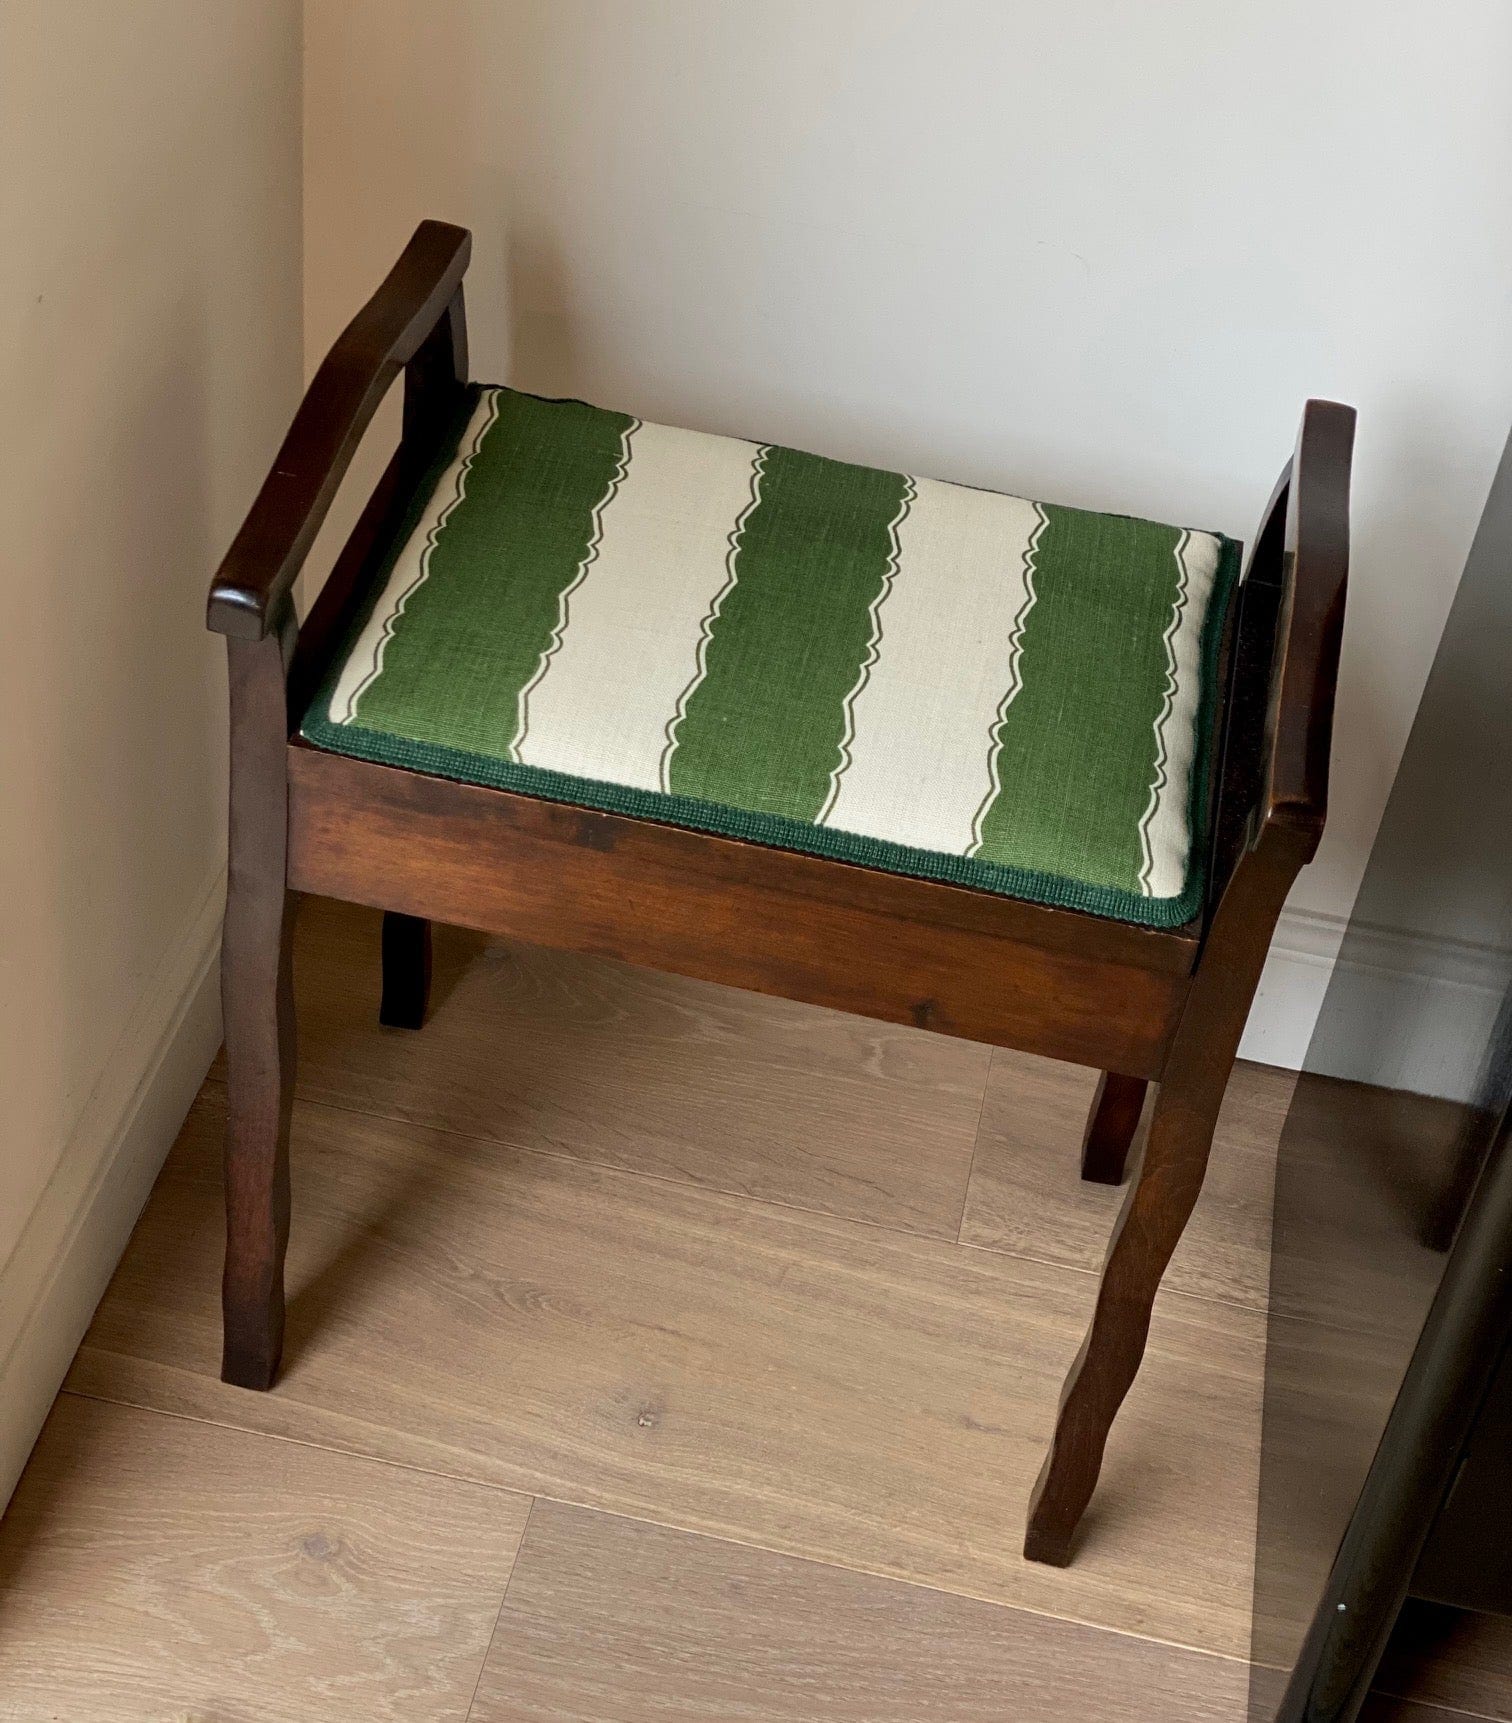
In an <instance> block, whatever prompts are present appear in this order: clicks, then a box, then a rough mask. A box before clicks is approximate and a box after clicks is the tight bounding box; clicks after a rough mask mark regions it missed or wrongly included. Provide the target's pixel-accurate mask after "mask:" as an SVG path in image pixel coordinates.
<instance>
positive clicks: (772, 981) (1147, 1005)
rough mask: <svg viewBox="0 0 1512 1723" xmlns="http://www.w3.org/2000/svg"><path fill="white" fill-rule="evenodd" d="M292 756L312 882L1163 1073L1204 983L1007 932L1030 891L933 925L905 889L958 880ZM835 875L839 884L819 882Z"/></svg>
mask: <svg viewBox="0 0 1512 1723" xmlns="http://www.w3.org/2000/svg"><path fill="white" fill-rule="evenodd" d="M288 754H289V780H290V804H289V843H290V851H289V868H290V873H289V878H290V882H291V884H292V885H293V886H294V888H295V889H296V890H298V891H308V892H317V893H319V894H320V895H321V896H324V897H339V898H344V899H346V900H347V901H348V902H351V903H365V904H369V905H371V906H372V907H374V908H376V909H384V910H398V911H401V912H402V913H404V914H407V915H416V916H421V917H423V918H424V919H426V920H428V921H440V922H447V923H450V924H452V925H453V926H458V927H471V928H476V929H477V930H478V931H479V932H482V933H491V934H496V935H500V936H505V937H509V938H514V939H527V940H530V941H532V942H534V943H536V944H540V945H552V946H557V947H559V948H563V949H566V950H569V951H585V952H590V953H592V954H594V955H596V956H608V957H618V958H623V959H625V960H626V961H627V962H630V963H639V964H643V965H645V966H646V967H648V968H652V969H665V970H670V971H672V972H673V973H675V974H679V975H692V976H697V977H698V978H700V979H702V980H709V981H721V982H726V983H729V984H731V985H733V986H736V987H747V988H750V989H751V990H752V991H754V992H757V993H774V994H777V995H779V996H781V997H783V998H788V999H800V1000H803V1001H805V1002H807V1003H810V1004H815V1005H828V1006H832V1007H835V1008H836V1009H839V1010H842V1011H852V1012H855V1013H857V1014H858V1015H861V1016H867V1017H878V1018H881V1019H883V1020H884V1021H887V1022H893V1023H911V1024H914V1025H915V1026H916V1027H918V1028H921V1029H937V1030H940V1031H943V1032H944V1033H946V1034H951V1035H963V1036H965V1037H967V1038H968V1039H970V1040H974V1041H988V1042H996V1043H1001V1044H1003V1045H1007V1046H1016V1047H1019V1048H1022V1049H1023V1050H1024V1051H1026V1052H1034V1053H1044V1054H1047V1055H1049V1056H1050V1057H1052V1058H1059V1059H1070V1060H1073V1061H1075V1062H1077V1063H1079V1064H1084V1065H1087V1064H1097V1063H1117V1064H1118V1065H1119V1066H1121V1068H1122V1069H1124V1070H1127V1071H1135V1072H1140V1073H1143V1074H1146V1075H1149V1076H1154V1075H1156V1074H1157V1073H1158V1072H1159V1069H1160V1064H1161V1056H1162V1053H1163V1050H1164V1047H1165V1044H1166V1042H1167V1040H1168V1039H1169V1036H1170V1032H1171V1030H1172V1029H1173V1028H1174V1026H1175V1022H1176V1018H1177V1016H1178V1014H1179V1013H1180V1010H1181V1008H1182V1003H1183V1001H1184V1000H1185V997H1186V994H1187V990H1188V987H1189V981H1188V978H1187V977H1186V976H1184V975H1175V974H1171V973H1169V972H1168V971H1166V970H1163V969H1146V968H1143V967H1140V966H1136V965H1135V964H1133V963H1129V962H1115V961H1113V960H1111V959H1107V958H1105V959H1102V960H1098V959H1097V958H1095V957H1093V956H1090V955H1084V954H1082V953H1079V952H1073V951H1070V950H1046V949H1044V948H1043V947H1041V946H1038V945H1034V944H1031V943H1029V942H1027V941H1024V940H1021V939H1016V938H1015V937H1013V935H1012V934H1011V933H1008V932H995V931H993V930H992V921H993V917H992V915H991V913H990V912H991V911H992V910H994V909H996V908H997V907H998V906H999V905H1000V904H1001V905H1002V907H1003V908H1005V909H1007V908H1021V907H1023V906H1021V905H1012V906H1010V905H1009V904H1008V903H1007V900H993V899H991V898H985V897H984V896H983V894H980V893H976V892H959V893H957V894H955V895H957V896H958V897H960V898H961V899H964V900H966V901H965V902H964V903H962V904H961V905H960V906H959V907H960V908H961V909H962V911H963V913H964V914H965V916H966V919H967V921H968V925H967V926H966V927H960V926H955V925H952V924H951V921H950V920H948V919H946V915H945V914H944V913H940V914H938V915H937V918H935V919H932V920H930V921H928V922H920V921H919V920H916V919H914V918H913V917H911V916H909V915H908V914H907V913H906V911H905V910H904V909H903V908H901V907H896V908H892V909H891V910H890V909H889V902H890V901H891V902H893V903H895V904H897V905H906V904H907V903H908V902H909V901H910V900H911V899H913V898H914V896H915V888H917V890H918V891H919V892H921V893H923V894H926V895H929V894H945V893H947V892H949V891H950V889H951V888H948V887H942V886H937V885H933V884H931V883H929V882H927V881H922V880H910V879H904V878H902V877H900V876H896V875H890V874H880V873H872V872H870V871H868V870H866V869H863V868H853V867H847V866H845V865H844V864H842V863H837V862H831V861H826V860H822V859H820V858H818V857H815V856H805V855H795V854H792V853H790V852H788V851H784V850H773V849H763V848H761V847H760V846H757V845H754V844H744V843H740V842H738V841H736V840H735V839H732V838H721V837H714V836H711V835H707V834H705V833H702V832H690V831H685V830H682V829H680V828H678V827H675V826H659V825H655V824H653V823H651V822H650V821H646V820H633V819H628V818H625V817H623V816H620V815H615V814H601V813H596V812H593V811H591V810H588V809H582V808H569V807H565V806H561V805H559V804H556V803H552V802H542V801H537V800H535V799H534V798H532V797H530V796H516V795H510V794H508V793H506V792H504V791H501V790H490V789H484V788H481V787H480V786H478V785H474V784H456V783H451V782H449V781H448V780H446V779H442V778H430V777H425V776H423V775H421V774H419V773H416V772H407V771H402V770H400V769H398V768H396V767H392V766H378V765H373V764H371V763H369V762H368V761H365V760H353V759H348V758H345V757H343V756H341V755H336V754H326V753H322V752H321V751H320V750H319V749H316V748H310V747H305V746H302V745H296V746H293V747H291V748H290V749H289V751H288ZM837 874H838V875H842V876H845V877H844V878H843V879H842V880H841V881H840V889H839V890H831V891H828V892H822V891H821V890H820V889H818V883H817V882H818V878H819V877H823V878H824V879H826V880H827V881H830V882H833V880H834V876H835V875H837ZM848 880H854V881H855V882H856V886H857V890H856V898H857V899H858V901H855V902H847V901H846V894H845V892H844V889H843V888H844V884H845V883H847V881H848ZM809 886H813V887H814V888H815V889H812V890H809V889H805V888H806V887H809ZM940 907H941V908H942V909H943V906H940ZM982 910H986V911H987V912H989V913H988V914H987V916H986V918H985V924H983V922H981V921H978V919H977V913H978V912H980V911H982ZM1016 919H1017V918H1014V917H1010V918H1009V925H1010V926H1011V925H1012V923H1013V921H1015V920H1016ZM1076 919H1077V920H1078V921H1086V920H1090V918H1089V917H1078V918H1076ZM1109 925H1110V926H1111V925H1113V924H1109ZM1135 949H1138V948H1137V947H1136V948H1135ZM1150 949H1159V947H1158V945H1157V944H1156V943H1155V942H1151V945H1150Z"/></svg>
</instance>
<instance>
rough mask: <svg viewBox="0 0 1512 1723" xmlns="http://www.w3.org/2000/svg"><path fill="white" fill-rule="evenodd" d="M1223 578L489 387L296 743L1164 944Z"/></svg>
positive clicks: (1209, 683) (1156, 548)
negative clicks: (1160, 932) (774, 849)
mask: <svg viewBox="0 0 1512 1723" xmlns="http://www.w3.org/2000/svg"><path fill="white" fill-rule="evenodd" d="M1236 552H1237V547H1236V546H1234V545H1232V544H1231V543H1230V542H1229V541H1227V540H1225V539H1223V538H1221V537H1219V536H1217V535H1216V534H1212V533H1203V532H1189V531H1182V530H1180V529H1178V528H1175V527H1166V526H1157V525H1155V524H1153V523H1151V522H1149V521H1142V520H1133V519H1130V518H1128V517H1126V516H1122V515H1102V514H1090V513H1086V512H1084V511H1082V510H1078V509H1069V508H1060V507H1057V506H1055V505H1053V504H1050V503H1035V502H1026V501H1023V500H1021V499H1020V498H1018V497H1010V496H1002V495H999V494H997V493H996V492H992V491H982V490H972V489H968V488H966V487H964V486H960V485H951V484H944V483H941V482H940V481H938V480H935V479H919V478H909V477H906V476H904V475H903V474H900V473H889V472H880V471H876V470H874V469H872V468H869V467H859V466H852V465H849V464H847V463H846V462H843V461H834V460H827V459H825V458H823V457H821V456H818V455H809V454H801V453H799V452H798V451H796V450H793V449H784V448H776V447H772V446H770V445H767V444H757V443H748V442H741V441H739V440H738V439H735V438H731V437H715V436H707V435H704V434H702V433H699V432H694V431H682V430H674V429H672V428H671V427H669V426H666V425H654V424H649V423H645V422H643V421H641V420H639V419H635V418H631V417H629V416H627V415H625V414H623V413H612V412H606V411H604V410H602V409H600V408H596V407H590V406H587V405H585V404H583V403H581V402H577V401H549V400H542V399H540V398H538V397H535V396H531V395H525V394H521V393H519V392H517V391H515V390H511V389H495V388H486V389H481V390H478V391H475V392H474V394H473V395H472V396H471V397H470V400H469V403H468V414H467V417H466V419H465V422H463V423H461V424H460V425H459V427H458V432H457V436H456V439H455V442H454V443H453V444H452V445H451V446H449V448H448V450H447V453H446V456H445V458H444V463H442V464H439V466H438V470H437V471H436V472H435V473H434V474H433V475H432V476H431V477H430V478H429V479H428V480H427V482H426V484H425V485H424V486H422V488H421V494H420V496H419V498H418V500H417V503H416V505H415V507H414V509H413V510H412V516H411V521H410V523H409V524H408V526H407V528H406V529H405V530H404V531H402V532H401V533H400V534H399V535H398V539H397V542H396V548H395V553H394V555H393V556H392V558H391V560H390V562H389V564H388V566H387V567H386V569H385V570H384V571H383V573H382V576H381V578H380V579H379V580H378V581H377V582H376V583H375V587H376V590H375V592H374V594H373V601H372V604H371V606H370V609H369V610H368V612H367V614H366V615H365V616H364V617H363V618H362V619H361V620H360V623H359V625H358V627H357V628H356V629H355V630H354V633H353V635H352V637H351V639H350V640H349V642H348V643H347V645H346V648H345V650H344V652H343V654H342V655H341V657H340V659H339V662H338V665H337V668H336V670H335V672H334V673H333V675H332V676H331V677H330V679H329V680H328V682H327V684H326V686H325V687H324V689H323V690H322V691H321V693H320V695H319V696H318V697H317V699H316V701H315V703H314V705H313V707H312V709H311V711H310V713H309V714H308V715H307V716H306V718H305V720H304V723H303V727H302V728H303V734H304V735H305V736H306V737H307V738H308V739H309V740H310V741H312V742H314V743H316V744H317V745H319V746H321V747H324V748H328V749H332V750H335V751H337V752H340V753H345V754H352V755H356V756H359V757H361V758H363V759H370V760H378V761H382V762H386V763H389V764H394V765H400V766H406V767H410V768H413V769H417V770H420V771H425V772H431V773H436V774H439V775H441V776H445V777H451V778H457V779H461V780H464V781H467V782H473V783H482V784H490V785H494V786H497V787H500V788H504V789H509V790H517V791H522V792H524V793H526V794H529V795H536V796H543V797H547V798H549V799H552V800H557V801H567V802H574V803H578V804H580V805H583V806H588V807H596V808H606V809H610V810H612V811H616V812H622V813H629V814H633V815H638V816H642V817H646V818H651V819H657V820H663V821H668V822H671V823H674V824H678V825H687V826H694V827H697V828H699V829H702V830H706V831H714V832H722V833H725V834H727V835H730V836H734V837H740V838H745V839H749V840H754V841H756V842H759V843H767V844H775V845H779V846H781V847H784V848H789V849H797V850H806V851H809V852H813V853H817V854H821V855H826V856H832V857H836V858H839V859H842V860H847V861H853V862H858V863H861V864H863V865H869V866H873V867H879V868H886V869H889V870H891V871H894V872H900V873H910V874H917V875H921V876H924V877H928V878H933V879H945V880H951V881H955V882H957V883H960V884H965V885H970V886H976V887H979V888H981V889H984V890H988V891H995V892H1001V893H1007V894H1010V895H1013V896H1016V897H1023V898H1031V899H1035V900H1037V901H1040V902H1045V903H1053V904H1059V905H1063V906H1066V907H1070V908H1075V909H1082V910H1086V911H1089V912H1092V913H1094V914H1101V915H1108V916H1114V917H1117V918H1119V919H1123V920H1128V921H1136V922H1142V923H1145V924H1147V925H1152V926H1171V925H1174V924H1176V923H1179V922H1182V921H1185V920H1186V919H1188V918H1189V916H1190V915H1191V914H1192V912H1193V910H1194V909H1195V907H1196V906H1197V904H1198V902H1199V898H1200V890H1201V883H1202V881H1201V873H1202V853H1201V852H1202V844H1201V842H1200V838H1201V834H1202V827H1203V820H1204V812H1203V801H1204V797H1205V789H1206V778H1207V773H1206V770H1205V765H1204V761H1205V758H1206V756H1207V753H1208V738H1209V733H1210V731H1211V730H1212V728H1213V725H1214V719H1213V706H1214V701H1213V683H1214V680H1215V663H1216V647H1217V640H1218V634H1219V632H1220V627H1221V619H1222V613H1223V611H1224V609H1225V607H1226V605H1227V603H1228V599H1229V596H1230V593H1231V590H1232V587H1233V584H1234V581H1235V577H1236V567H1237V555H1236ZM1194 834H1195V840H1194Z"/></svg>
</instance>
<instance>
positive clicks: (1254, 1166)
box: [961, 1049, 1296, 1311]
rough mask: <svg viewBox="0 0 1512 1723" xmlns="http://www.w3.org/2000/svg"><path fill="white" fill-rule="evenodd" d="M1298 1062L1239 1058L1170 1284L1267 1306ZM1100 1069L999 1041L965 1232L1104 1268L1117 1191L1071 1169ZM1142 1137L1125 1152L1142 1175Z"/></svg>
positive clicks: (990, 1243) (1050, 1258)
mask: <svg viewBox="0 0 1512 1723" xmlns="http://www.w3.org/2000/svg"><path fill="white" fill-rule="evenodd" d="M1295 1080H1296V1079H1295V1073H1294V1072H1291V1071H1276V1070H1272V1069H1270V1068H1269V1067H1267V1066H1262V1065H1244V1064H1241V1065H1239V1066H1237V1067H1236V1069H1235V1071H1234V1075H1233V1078H1232V1080H1231V1081H1230V1084H1229V1092H1228V1097H1227V1099H1226V1100H1225V1101H1224V1104H1223V1111H1222V1113H1221V1114H1220V1116H1219V1120H1218V1129H1217V1131H1216V1133H1215V1135H1214V1138H1213V1152H1212V1158H1211V1160H1210V1161H1209V1163H1208V1174H1207V1179H1206V1181H1205V1182H1204V1185H1203V1190H1202V1195H1201V1196H1200V1197H1199V1198H1198V1201H1197V1207H1196V1208H1195V1210H1193V1213H1192V1218H1191V1220H1190V1221H1189V1222H1188V1223H1187V1229H1186V1232H1185V1233H1184V1234H1183V1235H1182V1239H1181V1243H1180V1244H1179V1245H1178V1246H1177V1247H1176V1254H1175V1256H1174V1257H1173V1258H1172V1259H1171V1266H1170V1267H1169V1269H1167V1271H1166V1277H1165V1283H1164V1284H1165V1285H1166V1286H1167V1287H1168V1288H1170V1289H1171V1290H1173V1291H1179V1292H1187V1293H1192V1294H1194V1295H1196V1296H1198V1297H1201V1298H1217V1299H1222V1300H1224V1301H1226V1302H1228V1303H1231V1304H1241V1305H1244V1306H1245V1307H1246V1308H1248V1309H1251V1310H1261V1311H1263V1310H1264V1309H1265V1307H1266V1292H1267V1286H1268V1281H1269V1273H1270V1226H1271V1198H1272V1194H1273V1191H1274V1185H1275V1166H1276V1145H1277V1143H1278V1142H1279V1140H1280V1136H1281V1127H1282V1125H1283V1123H1284V1122H1285V1118H1286V1104H1287V1100H1288V1098H1289V1097H1290V1095H1291V1091H1292V1087H1293V1084H1294V1083H1295ZM1096 1084H1097V1073H1096V1072H1095V1071H1084V1070H1082V1069H1080V1068H1079V1067H1077V1066H1073V1065H1060V1064H1056V1063H1055V1062H1054V1061H1052V1060H1049V1059H1037V1058H1035V1057H1034V1056H1033V1055H1032V1054H1028V1053H1014V1052H1008V1051H1005V1050H1001V1049H1000V1050H998V1051H997V1052H995V1053H994V1054H993V1058H992V1071H991V1074H990V1075H989V1077H988V1079H987V1094H986V1099H985V1101H984V1103H983V1107H982V1123H981V1129H980V1132H979V1133H978V1138H977V1150H976V1160H975V1164H974V1166H973V1168H972V1174H971V1185H970V1191H969V1194H968V1197H967V1200H966V1213H965V1218H964V1220H963V1223H962V1226H961V1242H962V1243H963V1244H971V1245H976V1246H978V1247H980V1248H982V1249H987V1250H1004V1251H1012V1252H1014V1253H1016V1254H1019V1255H1023V1256H1031V1257H1036V1258H1038V1259H1039V1260H1041V1261H1044V1262H1059V1263H1064V1264H1066V1265H1067V1266H1068V1267H1071V1268H1082V1269H1087V1270H1091V1271H1100V1270H1101V1268H1102V1262H1103V1258H1104V1256H1105V1255H1106V1254H1107V1249H1108V1239H1109V1236H1110V1234H1111V1233H1112V1230H1113V1222H1114V1220H1115V1219H1116V1218H1117V1215H1118V1210H1119V1205H1120V1204H1121V1203H1122V1201H1123V1194H1124V1193H1123V1190H1122V1189H1115V1188H1112V1187H1109V1186H1107V1185H1099V1184H1091V1183H1088V1182H1087V1181H1085V1180H1083V1179H1079V1178H1076V1177H1074V1176H1073V1178H1072V1179H1071V1180H1070V1181H1069V1182H1068V1181H1067V1179H1066V1163H1067V1157H1068V1156H1070V1157H1072V1159H1071V1170H1072V1172H1073V1174H1074V1173H1075V1172H1076V1170H1077V1162H1078V1160H1079V1155H1080V1147H1081V1138H1082V1131H1083V1129H1084V1127H1085V1125H1086V1121H1087V1111H1088V1109H1089V1108H1090V1106H1091V1105H1092V1094H1093V1090H1094V1089H1095V1087H1096ZM1140 1146H1141V1144H1140V1141H1139V1140H1136V1142H1135V1145H1134V1150H1133V1152H1132V1153H1131V1155H1130V1158H1129V1171H1128V1177H1130V1178H1132V1177H1135V1176H1136V1175H1137V1171H1138V1155H1139V1150H1140Z"/></svg>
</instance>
